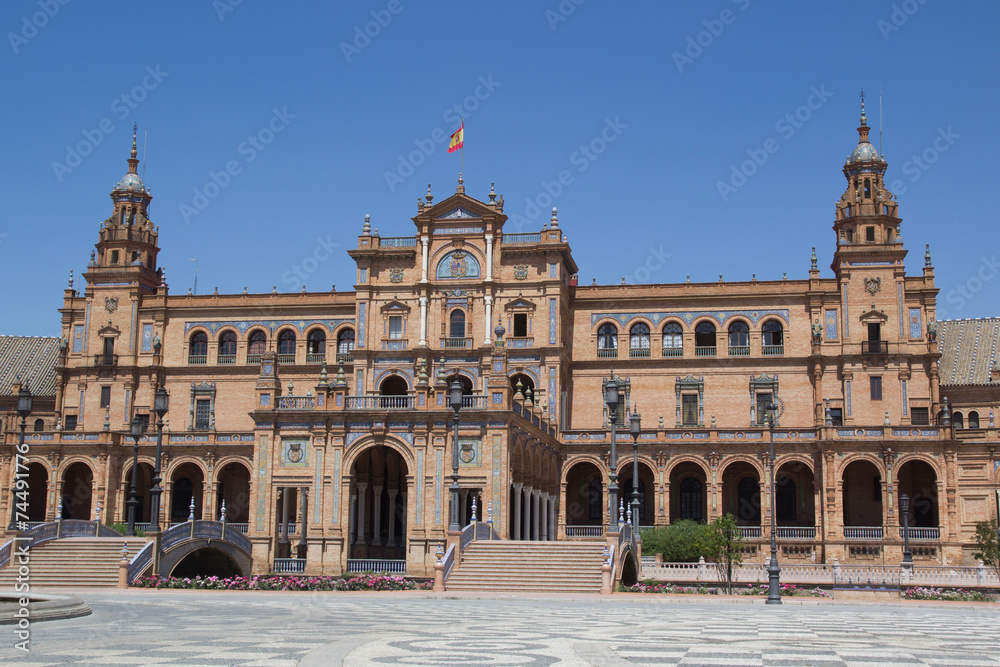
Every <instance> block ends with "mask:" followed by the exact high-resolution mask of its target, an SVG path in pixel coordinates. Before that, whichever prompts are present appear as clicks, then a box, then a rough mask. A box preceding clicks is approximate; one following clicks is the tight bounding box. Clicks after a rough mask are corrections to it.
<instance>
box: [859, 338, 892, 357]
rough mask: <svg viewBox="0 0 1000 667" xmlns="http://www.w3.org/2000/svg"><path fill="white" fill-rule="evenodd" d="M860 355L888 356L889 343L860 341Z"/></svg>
mask: <svg viewBox="0 0 1000 667" xmlns="http://www.w3.org/2000/svg"><path fill="white" fill-rule="evenodd" d="M861 354H889V341H887V340H864V341H861Z"/></svg>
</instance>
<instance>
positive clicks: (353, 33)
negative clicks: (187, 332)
mask: <svg viewBox="0 0 1000 667" xmlns="http://www.w3.org/2000/svg"><path fill="white" fill-rule="evenodd" d="M95 4H97V3H85V2H82V1H81V0H75V1H73V0H8V1H7V2H4V3H3V4H2V6H0V32H2V34H3V35H4V39H3V44H0V72H2V81H3V84H4V85H3V88H4V92H5V94H4V95H3V97H2V100H0V108H2V110H3V111H2V114H3V119H4V121H5V122H4V124H3V125H4V128H5V131H4V132H3V133H2V135H0V136H2V142H3V144H2V148H3V155H4V160H3V161H2V162H0V203H2V206H0V279H2V281H3V284H4V285H5V288H4V289H3V290H2V292H0V312H2V313H3V314H4V319H3V324H2V326H0V333H7V334H32V335H58V334H59V314H58V312H57V309H58V308H59V306H60V305H61V299H62V290H63V289H64V288H65V286H66V279H67V276H68V274H69V271H70V269H73V270H74V271H75V272H76V274H77V277H78V280H77V286H78V287H79V286H80V284H81V283H80V278H79V276H80V273H81V272H82V271H83V270H84V268H85V267H86V263H87V260H88V258H89V255H90V250H91V249H92V248H93V244H94V243H95V242H96V240H97V233H98V228H99V224H100V222H101V221H102V220H104V219H105V218H106V217H108V216H109V215H110V211H111V202H110V198H109V197H108V194H109V192H110V191H111V189H112V188H113V187H114V184H115V183H116V182H117V181H118V179H119V178H121V176H122V175H123V174H124V173H125V171H126V167H127V165H126V163H125V160H126V158H127V157H128V150H129V147H130V144H131V128H132V124H133V122H135V123H138V125H139V128H140V130H139V133H140V137H139V144H140V157H142V156H143V153H145V155H146V156H147V158H148V159H147V160H146V163H145V165H144V167H140V170H142V169H143V168H144V169H145V181H146V184H147V186H148V187H149V188H150V190H151V192H152V194H153V203H152V206H151V209H150V217H151V218H152V220H153V221H154V222H155V223H156V224H158V225H159V227H160V243H161V248H162V251H161V253H160V264H161V265H163V266H164V267H165V268H166V273H167V280H168V282H169V284H170V289H171V292H172V293H174V294H177V293H184V292H187V290H188V288H190V287H192V283H193V280H194V262H191V261H189V258H193V257H197V258H198V260H199V262H198V264H199V269H200V274H199V290H198V291H199V293H208V292H211V291H212V290H213V288H215V287H216V286H217V287H218V288H219V291H220V292H223V293H226V292H239V291H242V289H243V287H244V286H247V288H248V289H249V291H251V292H269V291H271V289H272V286H277V288H278V290H279V291H289V292H298V291H299V290H300V289H301V286H302V282H303V278H304V282H305V284H306V286H307V288H308V289H309V290H310V291H314V290H315V291H319V290H329V289H330V286H331V285H332V284H334V283H335V284H336V285H337V288H338V289H341V290H342V289H350V288H351V284H352V283H353V280H354V269H353V263H352V262H351V261H350V258H349V257H347V255H346V252H345V251H346V250H347V249H348V248H350V247H352V246H353V245H354V244H355V243H356V235H357V234H358V233H359V232H360V230H361V225H362V223H363V220H364V216H365V214H371V216H372V225H373V226H374V227H377V228H378V229H379V231H380V233H381V234H382V235H383V236H404V235H410V234H412V233H413V225H412V222H411V221H410V218H411V217H412V216H413V215H415V214H416V200H417V198H418V197H420V196H422V195H424V194H425V193H426V190H427V184H428V183H431V184H432V185H433V193H434V195H435V196H436V197H437V198H438V199H441V198H443V197H445V196H447V195H449V194H451V193H452V192H454V188H455V185H456V181H457V175H458V169H459V156H458V154H457V153H456V154H451V155H449V154H447V153H446V147H445V146H444V145H443V144H442V143H438V142H437V141H436V140H435V139H436V138H440V137H441V136H442V135H443V134H450V133H451V132H452V131H454V130H455V129H456V128H457V120H456V118H457V117H459V116H461V115H464V116H465V119H466V121H465V127H466V150H465V164H464V169H465V184H466V188H467V191H468V193H469V194H470V195H473V196H476V197H478V198H481V199H485V198H486V195H487V193H488V192H489V189H490V183H491V182H494V181H495V182H496V189H497V192H499V193H502V194H503V195H504V198H505V203H506V207H505V212H506V213H507V215H508V216H511V218H515V216H520V218H516V219H517V220H519V221H522V222H523V223H525V224H523V229H521V231H537V230H538V229H540V228H541V226H542V224H543V222H545V221H546V220H547V218H548V209H549V208H551V206H552V204H551V203H549V201H550V199H554V205H556V206H558V208H559V217H560V222H561V226H562V228H563V229H564V230H565V231H566V234H567V236H568V237H569V241H570V243H571V245H572V247H573V252H574V257H575V259H576V261H577V263H578V264H579V266H580V282H581V283H582V284H590V282H591V281H592V279H594V278H596V279H597V281H598V282H599V283H618V282H620V281H621V279H622V277H623V276H627V277H628V281H629V282H631V283H636V282H655V283H668V282H683V281H684V280H685V278H686V276H688V275H690V277H691V280H692V281H695V282H698V281H709V282H715V281H717V280H718V276H719V274H720V273H721V274H723V276H724V278H725V279H726V280H749V279H750V277H751V274H754V273H756V275H757V279H758V280H774V279H780V278H781V276H782V274H783V273H785V272H787V274H788V277H789V278H804V277H806V276H807V272H808V268H809V254H810V248H811V246H814V245H815V246H816V252H817V255H818V256H819V260H820V267H821V268H822V269H823V275H824V276H826V277H829V276H832V273H831V271H830V269H829V264H830V260H831V257H832V253H833V250H834V235H833V231H832V230H831V225H832V222H833V213H834V203H835V202H836V201H837V199H838V198H839V197H840V195H841V193H842V192H843V191H844V189H845V181H844V177H843V174H842V173H841V167H842V165H843V162H844V159H845V158H846V157H847V155H848V154H849V153H850V151H851V150H852V149H853V147H854V145H855V144H856V143H857V132H856V129H855V128H856V127H857V124H858V115H859V99H858V94H859V90H860V88H862V87H864V89H865V92H866V96H867V100H868V118H869V124H870V125H872V126H873V128H875V130H874V131H873V136H877V130H878V126H879V101H878V91H879V89H880V88H881V90H882V98H883V105H882V106H883V113H882V120H883V127H884V133H883V140H882V146H883V152H884V153H885V155H886V159H887V160H888V162H889V171H888V175H887V181H888V183H889V184H890V186H892V185H893V184H895V185H896V187H895V190H896V191H897V193H898V194H899V201H900V210H901V214H902V217H903V227H902V232H903V238H904V241H905V243H906V245H907V247H908V249H909V251H910V255H909V257H908V258H907V266H908V270H909V272H910V273H918V272H919V270H920V267H921V266H922V265H923V254H924V253H923V249H924V244H925V243H930V244H931V251H932V254H933V259H934V265H935V268H936V275H937V284H938V287H939V288H940V289H941V294H940V295H939V313H940V314H941V315H944V316H945V317H949V318H959V317H963V318H964V317H984V316H992V315H1000V280H993V278H994V274H995V273H997V271H998V270H1000V266H997V265H996V255H995V253H996V254H1000V253H998V252H997V234H996V232H995V230H994V228H993V227H992V226H991V225H992V224H993V223H994V220H995V219H996V204H995V200H994V198H993V197H992V196H991V195H992V193H993V192H994V191H995V188H996V183H995V181H996V176H997V168H996V163H995V159H996V157H995V156H996V155H997V154H998V148H1000V130H998V124H997V123H996V122H995V119H994V116H995V110H996V108H997V106H998V101H1000V100H998V89H997V87H996V85H995V80H996V63H997V62H1000V52H998V51H1000V49H998V40H997V39H996V33H997V29H998V27H1000V20H998V19H1000V4H998V3H993V2H976V3H973V2H966V3H946V2H943V1H942V0H926V1H921V0H907V1H905V2H902V1H899V2H888V1H868V2H837V3H804V2H794V3H793V2H784V3H777V2H771V3H764V2H760V1H758V0H714V1H711V2H698V3H683V4H682V3H676V2H670V3H665V2H623V3H614V4H613V5H612V4H610V3H602V2H598V1H597V0H562V1H561V2H560V1H559V0H534V1H533V2H528V1H512V2H503V3H485V2H477V3H469V2H434V3H420V2H414V1H413V0H392V1H390V0H374V1H367V0H366V1H364V2H350V3H319V2H297V3H265V2H259V1H253V0H242V2H240V1H239V0H216V1H215V2H212V1H210V0H204V1H200V2H194V1H178V2H171V3H136V2H117V1H114V2H113V1H108V2H101V3H99V4H97V6H95ZM366 33H367V34H366ZM810 104H811V106H812V108H809V106H808V105H810ZM803 105H806V106H803ZM796 115H797V116H798V117H797V118H796ZM789 116H791V118H789ZM147 131H148V139H145V140H144V137H143V135H144V133H145V132H147ZM769 139H772V140H773V142H771V143H770V144H768V145H770V146H771V147H772V148H773V146H775V145H776V146H777V150H776V151H773V152H770V153H767V152H766V151H762V149H763V147H764V146H765V143H766V142H768V140H769ZM144 144H145V149H144V147H143V145H144ZM762 152H763V153H766V160H764V159H763V157H765V156H762ZM83 153H86V154H85V155H84V154H83ZM754 156H756V157H757V159H758V162H760V164H759V165H749V166H744V165H743V163H744V162H745V161H747V160H749V159H751V158H753V157H754ZM227 165H228V166H229V167H230V168H231V171H232V173H231V174H225V175H223V174H222V172H225V170H226V169H227ZM741 166H743V167H744V171H752V172H753V173H752V174H751V175H750V176H749V177H747V178H745V179H741V178H739V177H734V176H733V169H734V168H736V169H739V168H740V167H741ZM561 173H562V176H563V181H564V182H563V183H561V184H560V183H559V179H560V174H561ZM213 174H214V175H215V179H214V181H215V182H213ZM215 183H220V184H222V186H221V187H216V186H215ZM720 183H727V184H728V187H725V186H720ZM899 186H902V187H899ZM553 195H554V197H553ZM538 210H540V211H541V212H540V213H538V212H537V211H538ZM508 226H509V229H508V231H517V230H515V229H514V226H515V225H514V224H512V223H511V222H508ZM330 244H339V247H338V248H337V249H336V251H335V252H334V253H333V255H332V257H331V258H330V259H328V260H326V261H323V262H320V263H318V264H314V263H313V262H311V261H310V262H304V260H306V259H307V258H311V257H314V256H315V255H314V253H315V252H316V250H317V248H321V247H322V248H326V247H328V246H329V245H330ZM323 254H325V253H320V255H323ZM664 258H665V259H664ZM657 266H658V268H655V269H654V270H649V268H648V267H657ZM307 269H308V270H307Z"/></svg>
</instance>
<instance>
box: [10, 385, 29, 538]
mask: <svg viewBox="0 0 1000 667" xmlns="http://www.w3.org/2000/svg"><path fill="white" fill-rule="evenodd" d="M31 403H32V399H31V390H30V389H28V383H24V384H23V385H21V391H19V392H17V414H19V415H20V416H21V438H20V440H19V441H18V443H17V455H16V456H15V457H14V471H15V473H16V472H17V471H18V470H27V467H28V444H27V443H26V442H25V441H24V428H25V425H26V424H27V419H28V415H30V414H31ZM22 463H23V465H20V464H22ZM15 477H16V478H17V481H20V480H21V479H24V476H22V475H15ZM25 482H27V480H25ZM16 489H17V483H16V482H15V483H14V484H12V485H11V487H10V525H9V526H8V527H7V529H8V530H17V524H18V521H17V495H16ZM24 495H25V496H26V497H27V494H24ZM22 504H23V505H25V506H27V503H26V502H25V503H22ZM27 520H28V516H27V507H25V512H24V521H27Z"/></svg>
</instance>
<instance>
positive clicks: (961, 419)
mask: <svg viewBox="0 0 1000 667" xmlns="http://www.w3.org/2000/svg"><path fill="white" fill-rule="evenodd" d="M951 423H952V424H954V425H955V428H956V429H958V430H961V429H963V428H965V415H963V414H962V413H961V412H956V413H954V414H953V415H952V416H951Z"/></svg>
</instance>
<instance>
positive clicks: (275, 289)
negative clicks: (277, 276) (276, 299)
mask: <svg viewBox="0 0 1000 667" xmlns="http://www.w3.org/2000/svg"><path fill="white" fill-rule="evenodd" d="M277 293H278V286H277V285H271V294H277Z"/></svg>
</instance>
